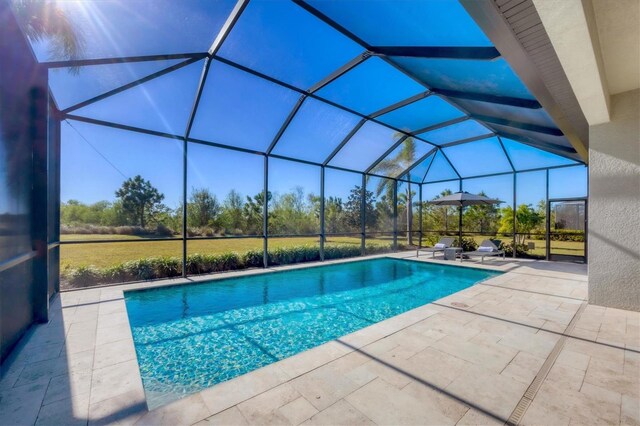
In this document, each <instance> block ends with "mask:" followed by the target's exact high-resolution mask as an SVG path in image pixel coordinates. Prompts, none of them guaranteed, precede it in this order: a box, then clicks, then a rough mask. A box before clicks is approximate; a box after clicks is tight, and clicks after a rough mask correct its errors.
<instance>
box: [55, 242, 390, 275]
mask: <svg viewBox="0 0 640 426" xmlns="http://www.w3.org/2000/svg"><path fill="white" fill-rule="evenodd" d="M111 238H120V239H123V240H142V238H140V237H136V236H131V235H64V238H63V241H64V240H67V241H70V240H76V241H77V240H100V239H111ZM370 243H376V244H385V245H391V243H392V238H391V237H383V238H375V239H373V238H367V244H370ZM319 244H320V243H319V240H318V237H295V238H270V239H269V248H270V249H271V248H278V247H291V246H298V245H317V246H318V247H319ZM326 244H327V245H331V244H353V245H355V246H358V247H359V246H360V238H359V237H329V238H328V239H327V242H326ZM261 249H262V239H261V238H240V239H239V238H233V239H231V238H230V239H220V240H190V241H189V242H188V244H187V251H188V254H194V253H208V254H218V253H225V252H230V251H235V252H238V253H242V252H246V251H248V250H261ZM160 256H175V257H180V256H182V241H181V240H176V241H153V240H147V241H140V242H121V243H119V242H118V243H102V244H97V243H96V244H91V243H85V244H72V245H71V244H63V245H62V246H61V247H60V263H61V265H62V267H63V268H64V267H73V268H75V267H77V266H81V265H93V266H96V267H98V268H103V267H108V266H112V265H115V264H118V263H121V262H125V261H128V260H135V259H141V258H145V257H160Z"/></svg>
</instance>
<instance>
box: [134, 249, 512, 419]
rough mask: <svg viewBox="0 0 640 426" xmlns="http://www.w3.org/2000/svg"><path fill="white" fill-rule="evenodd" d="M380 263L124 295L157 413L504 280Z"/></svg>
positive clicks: (484, 273)
mask: <svg viewBox="0 0 640 426" xmlns="http://www.w3.org/2000/svg"><path fill="white" fill-rule="evenodd" d="M498 274H499V273H497V272H491V271H485V270H478V269H470V268H461V267H455V266H445V265H435V264H428V263H422V262H415V261H408V260H399V259H391V258H380V259H374V260H364V261H355V262H349V263H342V264H337V265H329V266H318V267H312V268H305V269H298V270H292V271H286V272H277V273H267V274H260V275H253V276H248V277H239V278H230V279H225V280H217V281H212V282H208V283H202V284H189V285H181V286H172V287H164V288H155V289H148V290H139V291H127V292H125V300H126V305H127V312H128V315H129V321H130V324H131V330H132V333H133V339H134V342H135V347H136V353H137V356H138V363H139V365H140V373H141V376H142V381H143V384H144V388H145V392H146V395H147V403H148V405H149V407H150V408H154V407H157V406H159V405H163V404H165V403H167V402H169V401H171V400H175V399H177V398H180V397H182V396H185V395H187V394H190V393H194V392H197V391H200V390H202V389H205V388H207V387H211V386H213V385H215V384H216V383H220V382H222V381H225V380H229V379H232V378H234V377H236V376H239V375H241V374H244V373H247V372H249V371H251V370H255V369H257V368H260V367H263V366H265V365H267V364H270V363H272V362H275V361H278V360H281V359H283V358H286V357H289V356H291V355H294V354H296V353H298V352H302V351H304V350H307V349H310V348H312V347H314V346H318V345H320V344H322V343H325V342H328V341H330V340H333V339H336V338H338V337H340V336H344V335H345V334H348V333H351V332H353V331H356V330H358V329H361V328H363V327H367V326H369V325H371V324H374V323H376V322H379V321H382V320H384V319H387V318H389V317H392V316H394V315H398V314H400V313H402V312H405V311H408V310H410V309H413V308H416V307H418V306H421V305H424V304H426V303H429V302H432V301H434V300H436V299H439V298H442V297H444V296H447V295H449V294H451V293H454V292H456V291H459V290H462V289H464V288H466V287H469V286H471V285H473V284H474V283H477V282H478V281H482V280H484V279H487V278H489V277H492V276H495V275H498Z"/></svg>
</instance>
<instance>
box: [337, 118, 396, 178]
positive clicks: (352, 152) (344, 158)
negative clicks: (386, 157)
mask: <svg viewBox="0 0 640 426" xmlns="http://www.w3.org/2000/svg"><path fill="white" fill-rule="evenodd" d="M401 137H402V135H401V134H399V133H398V132H396V131H395V130H393V129H390V128H388V127H386V126H382V125H380V124H377V123H374V122H373V121H367V122H366V123H365V124H364V125H363V126H362V127H361V128H360V130H358V131H357V132H356V134H355V135H353V137H352V138H351V139H350V140H349V141H348V142H347V143H346V145H345V146H343V147H342V149H341V150H340V151H338V153H337V154H336V156H335V157H333V159H332V160H331V161H330V162H329V164H331V165H332V166H337V167H344V168H346V169H351V170H356V171H361V172H363V171H365V170H366V169H367V168H368V167H369V166H371V165H372V164H373V162H374V161H375V160H377V159H378V158H380V156H381V155H382V154H384V153H385V152H386V151H387V150H388V149H389V148H391V147H392V146H393V144H394V143H395V142H396V141H397V140H398V139H400V138H401Z"/></svg>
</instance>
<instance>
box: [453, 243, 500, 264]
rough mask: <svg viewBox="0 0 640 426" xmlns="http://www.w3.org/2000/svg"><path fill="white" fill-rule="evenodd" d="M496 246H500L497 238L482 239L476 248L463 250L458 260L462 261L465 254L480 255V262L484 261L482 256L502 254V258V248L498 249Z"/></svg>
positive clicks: (469, 255) (470, 255)
mask: <svg viewBox="0 0 640 426" xmlns="http://www.w3.org/2000/svg"><path fill="white" fill-rule="evenodd" d="M498 247H500V241H499V240H484V241H483V242H482V243H481V244H480V246H479V247H478V250H475V251H465V252H463V253H462V255H461V256H460V262H462V259H463V258H464V257H465V256H468V257H480V263H484V258H485V257H489V256H500V255H502V258H503V259H504V258H505V255H504V250H500V249H499V248H498Z"/></svg>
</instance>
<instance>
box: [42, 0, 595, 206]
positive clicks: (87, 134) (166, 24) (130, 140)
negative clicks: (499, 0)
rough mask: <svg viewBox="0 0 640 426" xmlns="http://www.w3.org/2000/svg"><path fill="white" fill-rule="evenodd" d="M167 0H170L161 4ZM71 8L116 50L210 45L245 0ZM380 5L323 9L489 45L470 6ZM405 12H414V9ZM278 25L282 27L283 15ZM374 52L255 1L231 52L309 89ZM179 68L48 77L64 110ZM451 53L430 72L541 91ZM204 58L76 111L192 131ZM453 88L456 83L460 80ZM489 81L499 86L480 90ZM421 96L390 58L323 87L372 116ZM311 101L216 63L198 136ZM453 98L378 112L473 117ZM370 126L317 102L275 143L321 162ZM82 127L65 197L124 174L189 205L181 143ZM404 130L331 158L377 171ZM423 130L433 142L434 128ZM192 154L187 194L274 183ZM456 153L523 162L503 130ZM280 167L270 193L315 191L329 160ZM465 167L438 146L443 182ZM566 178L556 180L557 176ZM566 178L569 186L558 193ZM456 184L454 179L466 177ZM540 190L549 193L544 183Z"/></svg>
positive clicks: (458, 129)
mask: <svg viewBox="0 0 640 426" xmlns="http://www.w3.org/2000/svg"><path fill="white" fill-rule="evenodd" d="M155 1H160V2H164V3H163V4H162V5H160V6H158V4H157V2H156V3H154V2H155ZM61 4H62V5H63V7H64V8H65V10H66V11H67V13H68V14H69V16H70V18H71V19H72V20H73V21H74V22H75V23H76V24H77V25H78V26H79V28H80V29H81V31H82V32H83V34H84V35H85V38H86V41H87V48H86V52H85V55H86V56H87V57H109V56H125V55H143V54H155V53H177V52H198V51H206V50H207V49H208V47H209V45H210V43H211V42H212V41H213V38H214V35H215V34H216V33H217V31H218V30H219V28H220V27H221V26H222V24H223V23H224V20H225V19H226V17H227V15H228V13H229V12H230V10H231V8H232V7H233V4H234V2H233V1H232V0H218V1H215V2H210V1H206V0H194V1H191V2H172V1H169V0H154V1H151V0H141V1H139V2H136V7H135V8H132V7H131V6H130V5H131V3H129V2H118V1H116V2H62V3H61ZM376 5H377V7H376V8H367V9H366V10H364V11H362V10H361V9H362V8H360V5H358V2H351V1H346V2H344V3H341V7H340V8H337V9H336V8H335V7H334V6H335V4H334V3H331V2H317V4H316V6H317V7H318V8H320V9H322V10H323V11H324V12H325V13H327V14H329V15H330V16H332V18H333V19H335V20H337V21H338V22H341V23H343V24H344V25H348V26H349V27H350V28H352V30H353V31H354V32H355V33H356V34H358V35H359V36H360V37H363V38H364V39H366V40H370V39H371V40H373V39H375V40H373V41H376V40H377V41H376V43H382V44H384V45H394V44H397V45H403V44H405V45H406V44H407V43H408V44H409V45H411V44H415V43H418V44H424V45H429V44H430V43H433V44H440V45H442V44H447V43H450V44H451V45H467V44H469V43H472V44H475V45H490V43H489V41H488V39H487V38H486V37H485V36H484V35H483V34H482V33H481V32H480V31H479V29H478V28H477V27H476V26H475V24H474V23H473V22H472V21H471V20H470V19H468V16H466V13H465V12H464V10H463V9H462V8H461V7H459V5H458V4H457V2H453V3H452V2H449V1H435V2H430V3H429V6H428V7H424V8H422V9H421V8H418V9H419V10H409V9H411V7H409V4H408V3H407V4H405V3H401V4H400V6H398V3H397V2H392V1H387V0H380V1H379V2H377V3H376ZM414 6H415V4H414ZM356 7H357V8H359V9H360V10H361V11H362V13H364V14H365V15H366V19H360V18H359V19H358V20H355V21H354V20H353V19H352V17H353V16H355V15H353V14H352V13H351V12H353V10H351V9H353V8H356ZM407 7H409V9H407V10H405V9H406V8H407ZM412 7H413V6H412ZM414 9H415V7H414ZM350 10H351V12H349V11H350ZM167 11H171V13H168V12H167ZM406 14H411V15H412V16H418V15H419V16H423V18H424V20H425V22H429V25H430V27H434V26H435V27H438V28H439V27H443V28H447V29H449V30H452V29H454V28H455V31H447V32H446V34H447V35H446V37H445V38H442V37H444V36H442V37H441V35H442V34H444V33H442V32H435V31H434V32H424V31H422V29H421V28H413V29H411V28H409V29H408V28H407V26H406V23H403V22H405V20H404V19H403V16H405V17H406ZM358 16H360V15H358ZM125 17H126V18H125ZM115 18H118V20H117V22H118V27H117V28H116V27H115V26H114V24H113V22H115V21H114V20H115ZM275 21H278V22H280V23H281V24H282V25H273V24H272V23H273V22H275ZM365 23H366V24H365ZM452 25H454V27H452ZM435 27H434V28H435ZM380 28H387V29H388V31H380ZM160 29H161V31H160ZM256 32H257V33H259V34H260V36H259V37H256ZM385 34H386V35H385ZM414 35H415V37H417V38H416V39H415V40H413V39H412V37H413V36H414ZM434 37H435V38H434ZM440 38H442V39H440ZM46 47H47V46H46V44H38V45H35V51H36V54H37V55H38V57H39V59H41V60H46V59H48V57H47V50H46ZM362 51H363V49H362V47H361V46H358V45H357V44H356V43H354V42H353V41H351V40H349V39H348V38H346V37H344V36H342V35H341V34H339V33H337V32H335V31H333V30H331V29H330V28H329V27H327V26H326V24H324V23H323V22H321V21H320V20H318V19H315V18H313V17H312V16H311V15H310V14H308V13H307V12H306V11H304V10H303V9H301V8H300V7H298V6H296V5H295V4H293V3H291V2H260V1H253V2H251V3H250V4H249V6H248V7H247V9H246V10H245V12H244V14H243V16H242V18H241V19H240V20H239V21H238V23H237V25H236V26H235V28H234V29H233V30H232V32H231V34H230V35H229V37H228V39H227V40H226V42H225V44H224V45H223V48H222V49H221V50H220V52H219V54H220V55H221V56H222V57H224V58H226V59H229V60H232V61H235V62H237V63H239V64H241V65H244V66H247V67H252V68H254V69H256V70H258V71H260V72H262V73H265V74H267V75H270V76H272V77H275V78H277V79H280V80H282V81H284V82H285V83H288V84H291V85H294V86H296V87H298V88H300V89H301V90H306V89H308V88H309V87H311V86H312V85H313V84H315V83H317V82H318V81H319V80H321V79H322V78H323V77H324V76H326V75H327V74H329V73H331V72H332V71H333V70H335V69H337V68H339V67H340V66H341V65H343V64H344V63H346V62H348V61H350V60H351V59H352V58H354V57H356V56H357V55H359V54H361V53H362ZM177 62H179V61H158V62H145V63H126V64H115V65H101V66H93V67H87V68H84V69H81V70H80V74H77V75H76V74H71V73H68V72H66V70H57V71H53V72H52V73H51V86H52V90H53V93H54V96H55V97H56V99H57V101H58V102H59V103H60V106H61V107H68V106H70V105H73V104H74V103H76V102H79V101H82V100H84V99H88V98H90V97H92V96H95V95H97V94H100V93H102V92H104V91H106V90H110V89H113V88H115V87H118V86H120V85H122V84H126V83H128V82H130V81H133V80H135V79H137V78H140V77H142V76H144V75H147V74H149V73H151V72H154V71H157V70H159V69H162V68H164V67H167V66H170V65H174V64H176V63H177ZM451 62H457V61H449V62H447V63H442V61H437V63H436V62H434V63H433V64H432V65H433V66H431V65H430V69H432V70H433V72H436V71H437V72H438V73H443V74H447V75H449V77H448V78H450V77H451V76H453V77H454V78H453V80H459V81H460V82H463V84H464V85H466V86H465V87H478V84H483V81H481V80H486V81H493V82H494V83H492V84H495V82H502V83H501V84H502V86H501V87H502V88H503V89H504V90H507V91H508V92H509V93H510V94H512V95H520V96H529V94H528V92H526V89H523V87H521V83H519V80H517V77H515V75H513V73H512V72H511V70H510V68H509V67H508V65H506V63H504V62H503V61H498V62H496V63H494V64H489V63H487V64H471V65H473V67H472V68H469V67H468V66H467V65H468V64H466V63H463V62H465V61H460V63H459V64H452V63H451ZM203 64H204V62H203V61H198V62H196V63H193V64H191V65H187V66H185V67H183V68H180V69H179V70H177V71H174V72H172V73H169V74H166V75H164V76H162V77H159V78H156V79H153V80H151V81H149V82H147V83H145V84H143V85H140V86H137V87H134V88H132V89H129V90H127V91H125V92H123V93H120V94H118V95H115V96H112V97H110V98H107V99H104V100H102V101H100V102H97V103H94V104H92V105H89V106H87V107H84V108H81V109H79V110H77V111H74V114H77V115H81V116H86V117H91V118H97V119H101V120H106V121H113V122H116V123H121V124H126V125H131V126H136V127H141V128H146V129H151V130H157V131H161V132H166V133H171V134H176V135H183V134H184V131H185V128H186V124H187V120H188V117H189V113H190V110H191V106H192V104H193V98H194V95H195V92H196V88H197V84H198V81H199V79H200V76H201V73H202V69H203ZM409 65H411V66H414V65H415V66H420V65H419V64H417V65H416V64H409ZM436 65H437V66H436ZM470 71H473V72H470ZM441 77H442V76H441V75H436V74H433V75H431V74H429V75H425V77H424V78H425V80H429V79H432V80H434V81H439V80H438V79H439V78H441ZM447 82H448V83H447V84H449V83H451V82H450V81H449V80H447ZM451 84H453V83H451ZM485 89H486V90H488V91H494V92H495V90H498V88H495V87H494V88H492V87H487V86H483V90H485ZM424 90H426V89H425V87H424V86H421V85H419V84H418V83H416V82H415V81H413V80H411V79H409V78H408V77H407V76H405V75H404V74H402V73H401V72H400V71H398V70H397V69H395V68H394V67H392V66H391V65H389V64H388V63H386V62H384V61H382V60H381V59H379V58H371V59H368V60H366V61H364V62H363V63H361V64H360V65H358V66H357V67H355V68H354V69H352V70H351V71H350V72H348V73H347V74H345V75H343V76H342V77H340V78H338V79H337V80H335V81H333V82H332V83H331V84H329V85H327V86H325V87H324V88H322V89H321V90H320V91H319V92H318V94H319V95H320V96H323V97H326V98H327V99H329V100H331V101H334V102H337V103H339V104H342V105H345V106H348V107H349V108H352V109H354V110H356V111H357V112H359V113H362V114H369V113H372V112H374V111H376V110H379V109H381V108H383V107H385V106H388V105H389V104H392V103H394V102H397V101H399V100H402V99H405V98H407V97H410V96H413V95H416V94H419V93H422V92H424ZM505 93H506V92H505ZM299 98H300V93H298V92H297V91H294V90H291V89H289V88H286V87H283V86H280V85H277V84H275V83H273V82H269V81H267V80H263V79H261V78H259V77H256V76H254V75H251V74H249V73H246V72H244V71H240V70H238V69H235V68H233V67H230V66H229V65H226V64H224V63H222V62H219V61H213V63H212V65H211V68H210V71H209V75H208V78H207V82H206V85H205V88H204V91H203V96H202V99H201V103H200V108H199V110H198V114H197V115H196V117H195V121H194V125H193V129H192V133H191V136H192V137H194V138H198V139H202V140H207V141H211V142H216V143H221V144H228V145H233V146H238V147H243V148H247V149H251V150H256V151H264V150H266V148H267V147H268V146H269V145H270V143H271V142H272V141H273V140H274V137H275V136H276V134H277V132H278V130H279V128H280V126H281V124H282V123H283V121H284V120H285V119H286V117H287V115H288V114H289V112H290V111H291V109H292V108H293V106H294V105H295V103H296V102H297V101H298V99H299ZM452 108H453V107H452V106H451V105H450V104H448V103H447V102H445V101H442V100H441V99H439V98H437V97H434V96H432V97H430V98H427V99H425V100H423V101H420V102H418V103H415V104H412V105H408V106H406V107H404V108H401V109H398V110H396V111H394V112H393V113H390V114H388V115H386V116H382V117H381V120H382V121H383V122H387V123H390V124H392V125H395V126H398V127H400V128H403V129H407V130H415V128H417V127H420V126H424V125H425V124H424V123H428V124H432V121H431V120H432V119H433V117H442V119H445V120H446V119H449V118H452V117H456V116H459V115H461V113H460V112H457V113H456V110H455V108H453V110H452ZM426 115H428V116H429V117H426ZM423 116H424V118H422V117H423ZM359 120H360V117H358V116H357V115H354V114H351V113H349V112H346V111H344V110H342V109H340V108H336V107H335V106H332V105H330V104H327V103H324V102H322V101H319V100H316V99H310V98H308V99H307V100H306V101H305V102H304V103H303V104H302V108H301V109H300V110H299V112H298V114H297V115H296V116H295V118H294V119H293V121H292V123H291V124H290V126H289V127H288V128H287V130H286V131H285V133H284V134H283V135H282V138H281V139H280V142H279V143H278V145H276V149H275V150H274V153H276V154H279V155H285V156H291V157H295V158H301V159H305V160H309V161H314V162H322V161H323V160H324V159H325V158H327V156H328V155H329V153H331V152H332V151H333V150H334V149H335V148H336V147H337V146H338V145H339V143H340V142H341V141H342V140H343V139H344V137H345V136H346V135H347V134H348V133H349V132H350V131H351V130H352V129H353V128H354V126H355V125H356V124H357V123H358V121H359ZM72 126H73V128H72V127H70V126H69V125H68V124H66V123H64V124H63V127H62V129H63V133H62V135H63V148H62V150H63V152H62V200H63V201H67V200H69V199H78V200H80V201H83V202H87V203H92V202H96V201H100V200H113V199H114V192H115V191H116V189H117V188H118V187H119V186H120V184H121V183H122V181H123V180H124V179H125V178H128V177H132V176H135V175H136V174H140V175H142V176H143V177H145V178H146V179H149V180H150V181H151V182H152V184H153V185H154V186H156V187H157V188H158V189H159V190H160V191H161V192H163V193H164V194H165V196H166V199H165V203H166V204H167V205H168V206H170V207H176V206H177V205H178V204H179V202H180V200H181V198H182V182H181V180H182V142H181V141H177V140H171V139H165V138H159V137H152V136H147V135H142V134H138V133H133V132H124V131H119V130H115V129H111V128H107V127H101V126H96V125H90V124H84V123H81V122H72ZM405 126H406V127H405ZM478 126H480V125H478V124H475V123H474V122H473V121H468V122H466V123H462V124H459V125H453V126H449V127H447V128H444V129H442V130H441V131H439V133H440V134H442V135H443V136H442V137H444V138H445V139H446V140H444V139H442V140H441V139H438V138H439V137H440V136H438V138H436V137H435V136H434V138H435V139H437V140H435V139H434V142H437V143H441V142H449V141H450V139H451V140H453V139H461V138H464V137H465V136H468V135H469V134H470V132H471V133H473V134H478V133H477V132H478V131H480V133H482V131H483V130H482V129H480V130H478ZM395 133H396V132H395V130H393V129H390V128H387V127H385V126H382V125H378V124H375V123H371V122H368V123H367V124H365V125H364V126H363V127H362V129H360V131H358V132H357V133H356V134H355V136H354V137H353V138H352V140H351V142H350V143H349V144H347V145H346V146H345V147H344V149H343V150H341V151H340V152H339V153H338V155H336V157H335V158H334V159H333V161H332V162H331V163H330V164H332V165H336V166H341V167H348V168H353V169H357V170H364V169H366V168H367V167H368V166H369V165H370V164H371V162H372V161H373V160H375V159H376V158H378V157H379V156H380V155H381V154H382V153H384V152H385V151H386V150H387V149H388V148H389V147H390V146H392V144H393V142H394V140H395V138H397V136H396V135H395ZM456 135H458V136H459V137H456ZM421 136H424V137H425V138H426V139H429V134H428V133H427V134H424V135H421ZM503 142H504V144H505V149H506V150H507V151H508V152H509V155H510V156H511V158H512V161H513V163H514V165H515V167H516V169H519V170H521V169H527V168H533V167H543V166H556V165H563V164H568V160H565V159H563V158H561V157H558V156H555V155H553V154H549V153H546V152H543V151H540V150H536V149H533V148H531V147H528V146H526V145H522V144H520V143H518V142H515V141H509V140H506V139H503ZM421 147H423V146H422V145H421ZM424 148H425V149H424V150H421V151H420V153H421V154H422V153H425V152H426V151H428V149H427V148H429V145H428V144H424ZM188 152H189V170H188V187H189V188H192V187H198V188H199V187H208V188H210V189H211V190H212V191H213V192H214V193H215V194H216V195H217V196H218V197H219V198H224V197H225V196H226V194H227V193H228V192H229V190H230V189H232V188H235V189H237V190H238V191H239V192H241V193H242V194H243V195H254V194H256V193H258V192H260V191H261V190H262V180H263V157H262V156H260V155H253V154H245V153H239V152H234V151H229V150H224V149H218V148H212V147H206V146H200V145H195V144H193V145H190V147H189V151H188ZM444 153H445V154H446V155H447V157H448V158H449V159H450V160H451V162H452V163H453V164H454V166H455V167H456V169H457V170H458V171H459V172H460V173H461V175H463V176H475V175H479V174H485V173H499V172H504V171H509V170H510V165H509V163H508V161H506V158H505V157H504V155H503V153H502V148H501V147H500V146H499V142H498V141H497V139H496V138H491V139H487V140H484V141H479V142H475V143H472V144H464V145H458V146H454V147H451V148H447V149H445V150H444ZM270 161H271V162H272V167H271V169H270V180H269V186H270V190H272V191H275V192H279V193H283V192H287V191H290V190H291V189H292V188H294V187H296V186H302V187H303V188H304V189H305V191H306V192H313V193H316V194H318V193H319V179H320V170H319V168H318V167H316V166H309V165H301V164H297V163H292V162H287V161H284V160H275V159H272V160H270ZM424 169H425V170H426V167H425V168H424ZM582 169H583V168H580V170H581V171H580V172H576V171H575V170H573V171H572V170H571V169H567V170H562V171H560V170H558V171H556V172H554V174H553V176H554V177H556V176H557V179H554V180H553V181H552V184H551V187H550V190H551V195H552V196H556V195H557V196H565V197H566V196H583V195H586V176H585V174H584V172H583V171H582ZM421 170H422V168H421ZM576 170H577V169H576ZM454 176H455V172H453V170H452V169H451V167H450V166H449V165H448V163H447V161H446V160H445V159H444V157H443V156H442V155H441V154H439V155H438V156H436V159H435V160H434V162H433V165H432V167H431V169H430V171H429V175H428V178H429V179H430V180H439V179H446V178H450V177H454ZM326 179H327V187H326V194H327V196H329V195H334V196H339V197H341V198H343V199H346V198H347V195H348V192H349V190H350V189H351V188H352V187H353V186H354V185H355V184H359V183H360V176H358V175H352V174H349V173H342V172H337V171H332V170H328V171H327V176H326ZM554 181H555V182H559V183H558V184H554ZM557 185H561V188H560V187H556V186H557ZM435 186H438V187H441V186H442V185H435ZM435 186H434V187H435ZM445 186H449V187H451V186H453V187H454V188H452V189H457V182H455V183H453V184H445ZM511 186H512V182H511V177H510V176H508V177H499V178H491V179H489V178H487V179H474V180H467V181H465V186H464V188H463V189H464V190H468V191H470V192H479V191H480V190H484V191H485V192H487V193H488V194H489V195H491V196H494V197H498V198H501V199H505V200H511V195H510V194H511ZM539 187H540V183H539V182H538V180H536V179H529V178H526V179H523V182H519V183H518V193H519V202H524V203H536V202H537V201H538V200H539V199H540V189H539ZM542 187H543V189H544V184H543V185H542ZM425 188H426V187H425ZM437 192H439V191H437ZM430 193H431V189H428V190H426V191H425V198H428V197H429V195H428V194H430ZM542 195H543V196H544V192H543V193H542ZM542 198H543V197H542Z"/></svg>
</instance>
